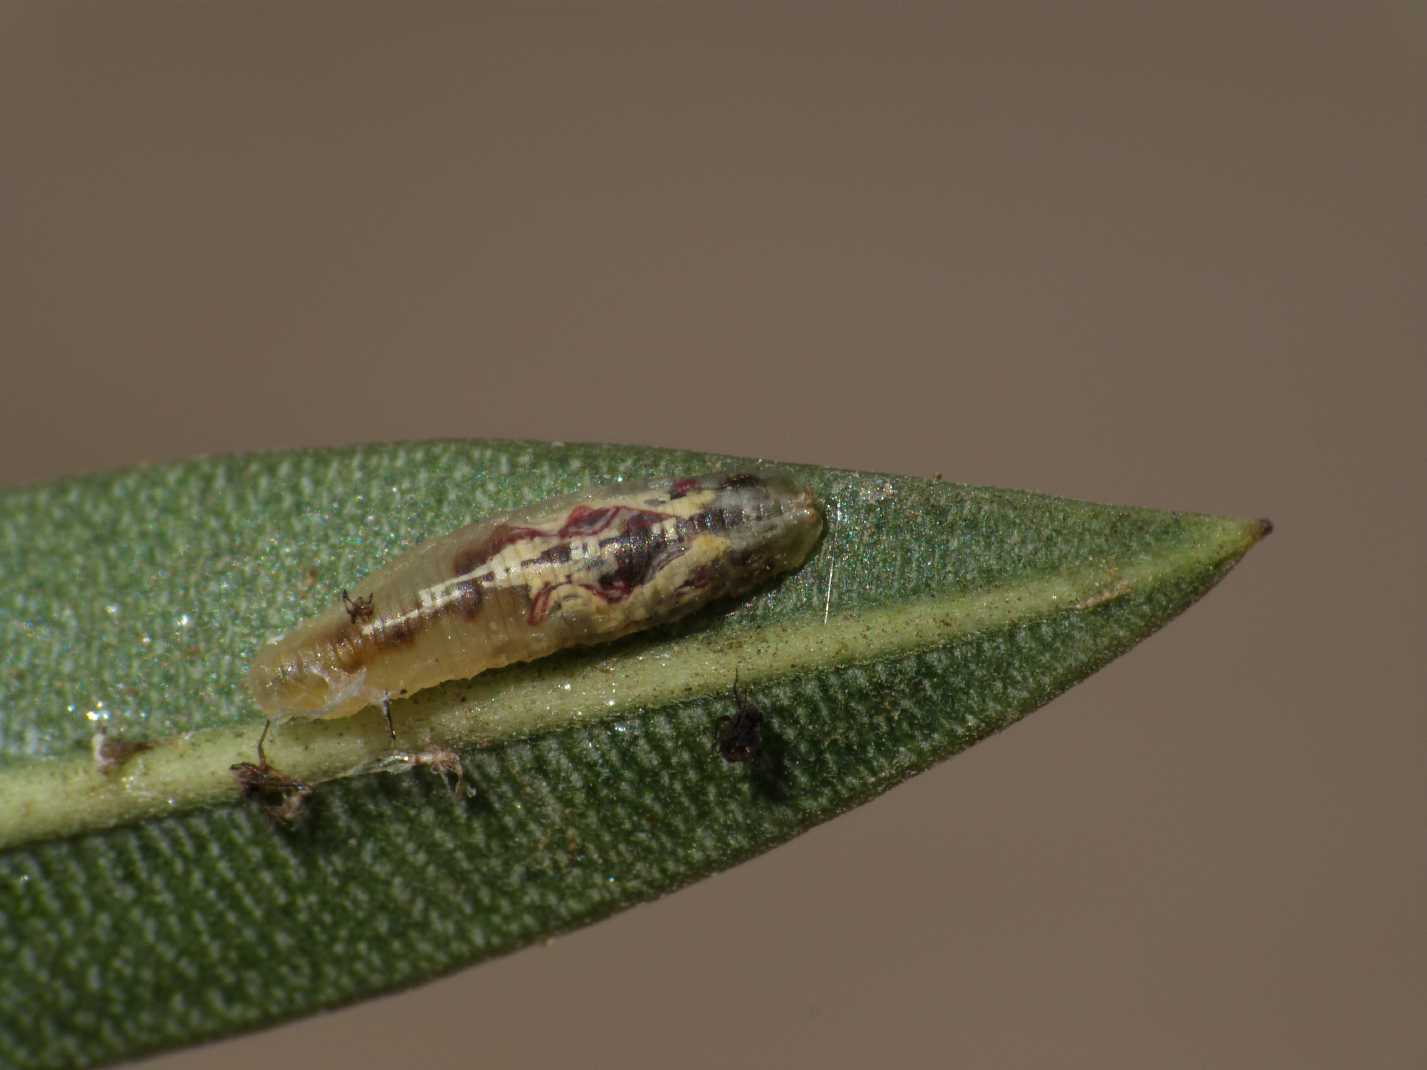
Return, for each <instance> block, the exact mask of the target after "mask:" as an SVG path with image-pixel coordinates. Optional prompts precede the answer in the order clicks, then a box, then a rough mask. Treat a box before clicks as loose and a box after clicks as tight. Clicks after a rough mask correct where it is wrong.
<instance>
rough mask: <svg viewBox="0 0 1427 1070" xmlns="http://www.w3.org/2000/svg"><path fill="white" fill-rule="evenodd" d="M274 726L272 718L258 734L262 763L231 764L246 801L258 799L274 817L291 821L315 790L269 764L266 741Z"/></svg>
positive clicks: (259, 757) (279, 820) (259, 761)
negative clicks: (264, 746)
mask: <svg viewBox="0 0 1427 1070" xmlns="http://www.w3.org/2000/svg"><path fill="white" fill-rule="evenodd" d="M270 728H272V721H268V722H267V723H266V724H264V725H263V732H262V735H260V736H259V737H258V764H257V765H254V764H253V763H252V762H238V763H237V764H236V765H231V766H229V769H231V770H232V772H233V779H235V780H236V781H237V782H238V793H239V795H240V796H241V797H242V798H243V800H244V801H245V802H255V803H257V804H258V805H259V806H261V807H262V809H263V813H265V814H267V815H268V817H270V818H271V819H272V820H273V821H275V822H278V823H279V824H283V825H291V824H293V823H294V822H295V821H296V820H297V818H298V816H299V815H300V814H301V813H302V809H303V807H304V806H305V805H306V803H307V797H308V796H309V795H311V794H312V788H311V787H309V786H308V785H307V784H305V783H303V782H302V781H301V780H298V779H297V778H296V777H292V776H288V775H287V774H286V773H284V772H282V771H281V770H279V769H274V768H273V767H272V766H271V765H270V764H268V756H267V753H266V752H265V751H264V750H263V744H264V743H265V742H266V741H267V738H268V730H269V729H270Z"/></svg>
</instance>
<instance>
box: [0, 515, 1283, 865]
mask: <svg viewBox="0 0 1427 1070" xmlns="http://www.w3.org/2000/svg"><path fill="white" fill-rule="evenodd" d="M1194 527H1195V530H1194V532H1193V535H1192V536H1187V537H1186V538H1185V540H1184V541H1179V542H1176V543H1174V544H1172V545H1168V546H1164V545H1162V546H1160V547H1159V548H1158V549H1157V552H1156V553H1155V554H1153V555H1151V556H1148V557H1145V558H1142V559H1141V560H1138V561H1136V562H1134V563H1127V564H1122V565H1120V566H1119V567H1118V568H1116V567H1109V566H1095V567H1086V568H1081V569H1078V570H1074V571H1070V572H1065V573H1056V574H1051V575H1042V576H1035V577H1029V578H1027V579H1025V580H1023V581H1021V582H1018V583H1015V584H1009V585H1005V586H1001V587H997V588H991V589H987V590H983V591H978V592H970V593H956V594H951V595H938V596H932V597H928V598H924V599H920V600H915V601H909V602H903V603H898V604H895V605H889V606H880V607H875V608H866V609H860V610H856V611H853V612H850V613H846V614H839V613H837V612H836V609H835V606H834V611H833V613H832V614H831V615H830V617H829V618H828V619H827V620H826V622H825V621H824V619H823V616H822V614H821V613H819V614H816V615H812V616H808V617H799V618H797V619H794V620H789V621H784V622H780V623H778V624H773V625H769V626H766V627H764V628H760V629H758V630H756V631H744V632H732V633H727V634H723V635H694V636H690V637H686V638H683V639H679V640H674V641H671V642H668V643H664V644H656V645H654V646H652V647H649V648H645V649H644V650H643V651H642V652H640V653H636V654H624V655H620V656H617V657H611V658H607V659H600V660H596V661H593V662H584V663H582V664H580V665H579V666H577V667H574V668H573V669H572V670H571V671H567V672H564V673H562V674H560V675H558V676H556V675H555V674H552V673H550V672H542V671H540V667H539V666H538V665H536V666H534V667H531V666H522V667H517V668H516V669H513V670H504V671H502V672H500V673H493V674H490V675H489V676H488V677H480V678H477V679H475V680H473V681H470V682H469V683H468V684H466V685H463V691H464V692H465V695H464V697H463V698H462V699H461V700H459V701H457V702H455V703H451V704H447V705H443V706H441V707H440V708H438V709H435V710H423V706H429V705H430V700H429V699H427V698H426V697H425V696H417V698H416V699H414V700H412V701H409V702H407V703H403V704H401V705H400V706H398V707H397V708H398V709H399V710H400V711H401V713H400V719H401V720H400V723H401V738H400V741H399V746H400V747H401V748H402V749H403V750H406V751H420V750H425V749H429V748H432V747H447V748H452V749H456V750H460V749H462V748H465V747H470V746H491V745H494V744H497V743H501V742H504V741H508V740H513V739H517V738H523V737H527V736H530V735H533V734H536V733H543V732H550V731H555V730H558V729H562V728H569V727H574V726H576V725H579V724H594V723H598V722H599V721H602V720H608V719H611V718H616V717H620V716H627V715H629V714H630V713H631V712H633V711H635V710H636V709H639V708H657V707H661V706H665V705H668V704H670V703H674V702H679V701H684V700H688V699H691V698H694V697H697V696H701V695H708V694H717V693H725V692H727V690H728V688H729V686H730V682H731V681H732V680H733V677H734V673H735V671H736V672H737V673H738V674H739V678H740V679H741V680H743V681H744V682H745V683H747V684H749V685H750V686H754V685H757V684H758V683H760V682H764V681H770V680H774V679H777V678H780V677H786V676H791V675H797V674H801V673H807V672H810V671H813V670H816V669H820V668H827V667H831V666H846V665H855V664H866V663H870V662H875V661H879V660H882V659H885V658H890V657H896V656H900V655H904V654H907V653H911V652H915V651H919V650H926V649H931V648H934V647H937V646H940V645H943V644H946V643H948V642H951V641H952V640H954V639H957V638H959V637H962V636H965V635H968V634H973V633H976V632H982V631H989V630H993V629H997V628H1001V627H1005V626H1007V625H1009V624H1012V623H1015V622H1030V621H1034V620H1037V619H1042V618H1045V617H1048V616H1052V615H1055V614H1058V613H1078V612H1084V611H1086V610H1087V609H1090V608H1093V607H1094V606H1098V605H1103V604H1106V603H1107V602H1111V601H1114V600H1115V599H1118V598H1122V597H1125V596H1126V595H1128V594H1130V593H1132V592H1136V591H1142V590H1145V589H1146V588H1148V587H1152V586H1154V585H1157V584H1163V583H1172V582H1175V581H1177V580H1179V579H1182V578H1185V577H1187V576H1191V575H1203V574H1207V573H1210V572H1212V571H1214V570H1215V569H1221V568H1223V567H1224V566H1225V565H1227V564H1231V563H1232V562H1233V561H1235V560H1237V558H1238V557H1239V556H1241V555H1242V554H1243V553H1244V552H1245V551H1246V550H1247V549H1248V548H1249V547H1250V546H1251V545H1252V544H1253V543H1254V542H1255V541H1256V540H1257V538H1258V537H1259V535H1260V534H1261V532H1260V530H1259V528H1258V526H1257V525H1256V524H1254V523H1249V522H1241V521H1234V520H1216V519H1212V518H1203V520H1202V526H1201V525H1200V524H1196V525H1195V526H1194ZM616 665H617V666H618V671H617V672H616V671H615V666H616ZM671 666H677V671H670V670H671ZM428 694H439V692H433V693H428ZM259 728H260V722H259V721H257V720H256V719H255V720H254V721H253V722H251V723H250V724H243V725H229V726H224V727H221V728H212V729H204V730H201V731H198V732H192V733H187V734H185V735H182V736H178V737H174V738H171V739H166V740H161V741H156V746H155V748H154V749H153V750H151V751H148V752H145V753H143V754H140V755H138V756H136V757H134V758H132V759H131V760H130V761H129V762H128V763H127V764H125V765H124V766H122V767H121V768H120V769H119V770H117V771H115V772H113V773H111V774H110V775H109V776H102V775H100V774H99V772H98V771H97V770H96V768H95V766H94V764H93V762H92V761H90V760H88V759H83V758H65V759H36V760H34V761H29V762H22V763H18V764H16V765H13V766H10V767H8V768H6V769H4V770H3V771H0V849H4V848H8V847H13V846H17V845H19V844H23V843H27V842H32V841H35V840H42V839H51V838H57V837H61V836H69V835H75V834H78V833H81V832H87V831H93V830H98V829H102V828H107V827H111V826H114V825H118V824H123V823H127V822H132V821H137V820H142V819H144V818H149V817H154V816H157V815H161V814H168V813H179V812H182V811H185V810H189V809H193V808H195V807H199V806H204V805H209V804H213V803H221V802H231V801H233V800H235V799H236V798H237V786H236V783H235V781H234V779H233V776H232V774H231V772H230V766H231V765H232V764H233V763H235V762H240V761H251V760H253V748H254V744H255V742H256V738H257V732H258V730H259ZM391 753H392V745H391V742H390V740H389V739H388V737H387V735H386V732H385V728H384V726H383V724H382V721H381V718H380V715H379V714H377V713H376V711H374V710H369V711H366V712H364V713H362V714H359V715H357V716H356V717H351V718H346V719H344V720H342V721H333V722H325V723H316V724H314V723H301V724H297V723H294V724H289V725H286V726H283V728H282V729H280V730H279V731H277V732H275V733H274V735H273V736H272V737H270V739H269V745H268V757H269V760H270V761H272V763H273V764H274V765H275V766H276V767H278V768H280V769H282V770H283V771H284V772H286V773H287V774H289V775H291V776H295V777H298V778H300V779H302V780H306V781H308V782H309V783H314V784H315V783H321V782H323V781H326V780H332V779H336V778H339V777H343V776H350V775H354V774H357V773H362V772H366V771H369V770H371V769H372V768H373V767H374V765H375V764H376V763H378V762H380V760H381V759H382V758H384V757H388V756H390V755H391Z"/></svg>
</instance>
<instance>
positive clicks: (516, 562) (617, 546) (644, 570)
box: [249, 474, 823, 719]
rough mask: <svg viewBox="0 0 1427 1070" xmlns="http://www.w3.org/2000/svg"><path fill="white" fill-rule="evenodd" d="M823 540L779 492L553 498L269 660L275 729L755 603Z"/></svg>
mask: <svg viewBox="0 0 1427 1070" xmlns="http://www.w3.org/2000/svg"><path fill="white" fill-rule="evenodd" d="M822 524H823V521H822V515H821V513H820V512H819V511H818V507H817V503H816V501H815V500H814V498H813V495H812V492H811V491H809V490H807V489H806V488H803V487H799V486H796V485H795V484H793V483H792V482H790V481H788V480H785V479H781V478H777V477H767V476H755V475H746V474H741V475H725V474H718V475H708V476H698V477H693V478H687V479H675V480H669V479H665V480H655V481H651V482H641V483H625V484H621V485H618V486H612V487H604V488H601V489H598V490H593V491H589V492H587V493H584V494H578V495H571V496H568V497H563V498H552V499H550V500H547V501H543V502H539V503H536V504H534V505H530V506H527V507H525V508H523V509H519V510H517V511H515V512H513V513H509V514H506V515H503V516H496V517H491V518H489V519H486V520H482V521H478V522H477V523H474V524H470V525H468V526H467V527H464V528H461V529H460V530H459V531H455V532H452V533H451V534H449V535H443V536H441V537H439V538H436V539H431V540H429V541H427V542H424V543H422V544H421V545H419V546H417V547H415V548H413V549H412V550H410V551H408V552H407V553H405V554H403V555H401V556H400V557H398V558H397V559H395V560H394V561H392V562H391V563H390V564H389V565H387V566H386V567H384V568H382V569H380V570H379V571H377V572H374V573H373V574H372V575H370V576H368V577H367V578H366V580H365V581H363V582H362V583H361V584H360V585H359V586H358V587H357V588H356V590H355V591H354V592H353V593H352V594H351V595H350V596H346V595H345V592H344V600H343V601H342V602H340V603H338V604H336V605H334V606H332V607H331V608H329V609H328V610H326V611H325V612H323V613H321V614H319V615H318V616H316V617H314V618H312V619H311V620H309V621H307V622H305V623H303V624H301V625H299V626H298V627H297V628H295V629H293V630H292V631H291V632H289V633H288V634H287V635H285V636H283V637H282V638H280V639H276V640H273V641H272V642H269V643H268V644H266V645H265V646H264V647H263V648H262V649H261V650H259V652H258V655H257V657H256V658H255V659H254V661H253V667H252V671H251V673H250V674H249V685H250V687H251V688H252V692H253V695H254V697H255V698H256V699H257V702H258V705H259V706H260V707H261V708H262V709H263V711H264V712H265V713H267V714H268V716H270V717H273V718H276V719H285V718H292V717H323V718H325V717H346V716H348V715H350V714H353V713H356V712H357V711H358V710H360V709H362V708H363V707H365V706H368V705H371V704H373V703H380V702H382V701H384V700H385V699H387V698H393V697H396V696H398V695H405V694H409V693H411V692H414V691H419V690H421V689H423V688H427V687H431V686H433V685H435V684H439V683H442V682H444V681H446V680H453V679H462V678H465V677H468V676H474V675H475V674H477V673H479V672H483V671H484V670H486V669H494V668H498V667H500V666H502V665H509V664H510V663H512V662H517V661H529V660H531V659H534V658H540V657H544V656H545V655H547V654H551V653H553V652H555V651H557V650H561V649H563V648H565V647H570V646H583V645H588V644H593V643H604V642H609V641H610V640H613V639H618V638H619V637H621V636H624V635H628V634H630V633H632V632H637V631H640V630H642V629H644V628H649V627H653V626H655V625H658V624H663V623H665V622H667V621H672V620H676V619H678V618H679V617H683V616H685V615H687V614H689V613H692V612H693V611H695V610H697V609H699V608H701V607H703V606H706V605H708V604H709V603H711V602H714V601H717V600H719V599H723V598H730V597H737V596H739V595H742V594H745V593H747V592H749V591H751V590H753V589H755V588H757V587H760V586H762V585H763V584H764V583H766V582H767V581H768V580H770V579H771V578H772V577H774V576H776V575H779V574H781V573H784V572H787V571H790V570H792V569H795V568H797V567H798V566H799V565H801V564H802V563H803V561H805V560H806V559H807V557H808V555H809V554H810V553H811V552H812V548H813V545H814V544H815V543H816V542H817V540H818V536H819V535H820V534H821V532H822Z"/></svg>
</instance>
